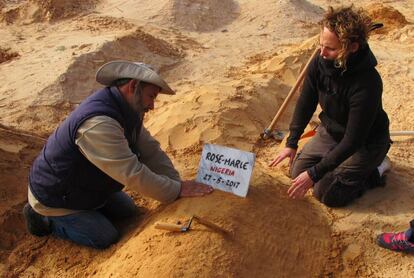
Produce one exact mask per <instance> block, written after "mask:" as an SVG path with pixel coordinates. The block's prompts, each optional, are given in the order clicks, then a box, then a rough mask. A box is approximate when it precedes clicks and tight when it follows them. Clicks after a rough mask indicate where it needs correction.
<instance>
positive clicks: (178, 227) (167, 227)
mask: <svg viewBox="0 0 414 278" xmlns="http://www.w3.org/2000/svg"><path fill="white" fill-rule="evenodd" d="M155 229H160V230H167V231H172V232H182V227H181V225H177V224H169V223H162V222H158V223H155Z"/></svg>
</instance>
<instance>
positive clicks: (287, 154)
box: [269, 147, 296, 167]
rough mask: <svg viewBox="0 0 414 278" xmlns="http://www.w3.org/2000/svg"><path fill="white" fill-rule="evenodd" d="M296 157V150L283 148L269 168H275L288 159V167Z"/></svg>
mask: <svg viewBox="0 0 414 278" xmlns="http://www.w3.org/2000/svg"><path fill="white" fill-rule="evenodd" d="M295 156H296V149H292V148H288V147H286V148H284V149H283V150H282V151H281V152H280V153H279V154H278V155H277V156H276V157H275V159H273V161H272V162H270V164H269V167H275V166H277V165H278V164H279V163H280V162H281V161H282V160H284V159H285V158H288V157H289V167H290V166H291V165H292V162H293V159H294V158H295Z"/></svg>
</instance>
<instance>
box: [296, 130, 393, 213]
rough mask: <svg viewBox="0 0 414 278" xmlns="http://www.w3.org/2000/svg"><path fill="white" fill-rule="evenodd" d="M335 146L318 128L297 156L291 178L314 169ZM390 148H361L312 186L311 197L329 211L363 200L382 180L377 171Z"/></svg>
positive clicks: (374, 146) (323, 131) (326, 134)
mask: <svg viewBox="0 0 414 278" xmlns="http://www.w3.org/2000/svg"><path fill="white" fill-rule="evenodd" d="M337 145H338V143H337V142H336V141H335V140H334V139H333V138H332V137H331V136H330V135H329V134H328V132H327V131H326V129H325V128H324V127H322V126H320V127H319V128H318V131H317V133H316V134H315V136H314V137H313V138H312V139H311V140H310V141H309V142H308V143H307V144H305V146H304V147H303V149H302V151H300V152H299V153H298V155H297V156H296V158H295V161H294V163H293V165H292V169H291V176H292V178H296V177H297V176H298V175H299V174H301V173H302V172H304V171H306V170H307V169H309V168H310V167H312V166H314V165H316V164H317V163H318V162H319V161H321V159H322V158H323V157H325V156H326V155H327V154H328V153H329V152H330V151H331V150H332V149H333V148H335V147H336V146H337ZM389 147H390V145H389V144H376V145H366V146H363V147H361V148H360V149H359V150H358V151H357V152H356V153H354V154H353V155H352V156H351V157H349V158H348V159H347V160H345V161H344V162H342V163H341V164H340V165H339V166H338V167H337V168H335V169H334V170H333V171H331V172H328V173H326V174H325V175H324V176H323V178H322V179H321V180H319V181H318V182H317V183H315V184H314V188H313V195H314V196H315V197H316V198H317V199H318V200H319V201H321V202H322V203H324V204H325V205H327V206H329V207H342V206H346V205H347V204H349V203H351V202H352V201H353V200H355V199H356V198H358V197H360V196H362V194H364V192H365V191H366V190H367V189H369V188H374V187H377V186H379V185H380V184H381V179H380V176H379V172H378V170H377V167H378V165H380V164H381V162H382V161H383V160H384V158H385V156H386V154H387V152H388V150H389Z"/></svg>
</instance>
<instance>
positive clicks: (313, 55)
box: [267, 47, 319, 131]
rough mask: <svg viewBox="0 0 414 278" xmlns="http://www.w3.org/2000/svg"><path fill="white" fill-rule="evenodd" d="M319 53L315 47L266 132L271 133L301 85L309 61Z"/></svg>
mask: <svg viewBox="0 0 414 278" xmlns="http://www.w3.org/2000/svg"><path fill="white" fill-rule="evenodd" d="M318 52H319V47H317V48H316V49H315V50H314V51H313V53H312V55H311V57H310V58H309V60H308V61H307V63H306V65H305V67H304V68H303V70H302V71H301V73H300V74H299V77H298V79H297V80H296V83H295V85H293V87H292V88H291V89H290V91H289V93H288V95H287V97H286V98H285V100H284V101H283V103H282V105H281V106H280V108H279V110H278V111H277V113H276V115H275V117H274V118H273V120H272V122H271V123H270V125H269V127H268V128H267V130H269V131H272V130H273V129H274V127H275V125H276V123H277V121H278V120H279V118H280V116H281V115H282V114H283V112H284V111H285V109H286V107H287V105H288V103H289V101H290V99H291V98H292V97H293V95H294V94H295V93H296V91H297V90H298V88H299V86H300V84H301V83H302V80H303V78H304V77H305V74H306V72H307V69H308V67H309V64H310V63H311V61H312V60H313V58H315V56H316V55H318Z"/></svg>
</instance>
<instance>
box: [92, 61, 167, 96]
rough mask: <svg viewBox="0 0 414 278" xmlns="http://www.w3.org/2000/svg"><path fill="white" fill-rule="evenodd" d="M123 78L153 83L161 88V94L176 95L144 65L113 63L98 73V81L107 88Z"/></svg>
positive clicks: (101, 68)
mask: <svg viewBox="0 0 414 278" xmlns="http://www.w3.org/2000/svg"><path fill="white" fill-rule="evenodd" d="M122 78H132V79H137V80H140V81H144V82H147V83H151V84H154V85H156V86H158V87H160V88H161V92H160V93H163V94H168V95H174V94H175V92H174V91H173V90H172V89H171V88H170V86H168V84H167V82H165V81H164V79H162V78H161V77H160V76H159V74H158V73H157V72H155V71H154V70H153V69H151V68H150V66H148V65H146V64H143V63H136V62H130V61H112V62H109V63H106V64H104V65H103V66H101V67H100V68H99V69H98V71H97V72H96V81H97V82H99V83H101V84H102V85H105V86H111V85H112V84H113V82H114V81H115V80H118V79H122Z"/></svg>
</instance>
